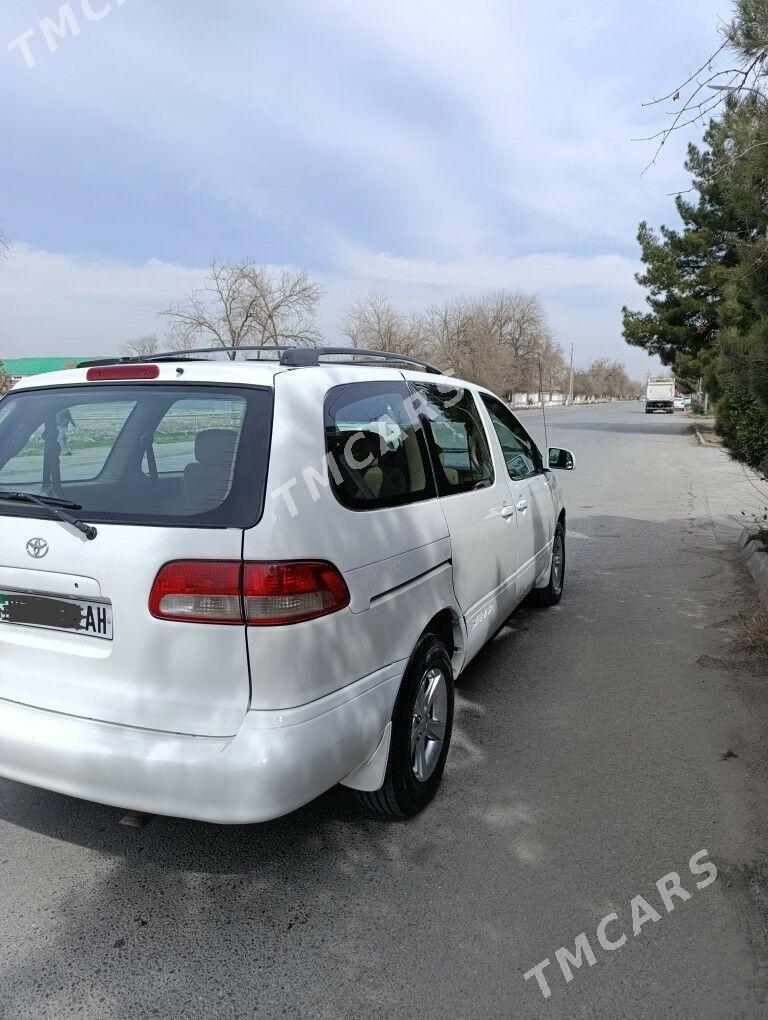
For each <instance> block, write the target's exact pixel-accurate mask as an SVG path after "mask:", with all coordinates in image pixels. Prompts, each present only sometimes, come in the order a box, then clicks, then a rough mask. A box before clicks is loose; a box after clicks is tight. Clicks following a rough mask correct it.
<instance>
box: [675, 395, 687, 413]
mask: <svg viewBox="0 0 768 1020" xmlns="http://www.w3.org/2000/svg"><path fill="white" fill-rule="evenodd" d="M675 410H676V411H684V410H685V401H684V400H683V398H682V397H675Z"/></svg>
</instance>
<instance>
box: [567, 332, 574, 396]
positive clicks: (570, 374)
mask: <svg viewBox="0 0 768 1020" xmlns="http://www.w3.org/2000/svg"><path fill="white" fill-rule="evenodd" d="M567 403H569V404H572V403H573V344H571V367H570V371H569V372H568V400H567Z"/></svg>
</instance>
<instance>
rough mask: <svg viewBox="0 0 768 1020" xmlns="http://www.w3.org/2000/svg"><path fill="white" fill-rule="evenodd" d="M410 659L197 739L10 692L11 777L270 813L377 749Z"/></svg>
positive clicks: (104, 800) (74, 792)
mask: <svg viewBox="0 0 768 1020" xmlns="http://www.w3.org/2000/svg"><path fill="white" fill-rule="evenodd" d="M404 668H405V663H404V662H403V663H395V664H393V665H392V666H389V667H387V668H386V669H383V670H380V671H378V672H377V673H375V674H373V675H371V676H369V677H366V678H364V679H363V680H360V681H358V682H357V683H355V684H352V685H351V686H350V687H347V688H345V689H344V690H342V691H339V692H336V693H335V694H332V695H329V696H328V697H325V698H322V699H320V700H319V701H316V702H313V703H312V704H310V705H304V706H301V707H300V708H293V709H286V710H284V711H277V712H248V713H247V714H246V717H245V719H244V721H243V725H242V726H241V728H240V730H239V732H238V733H237V734H236V735H235V736H234V737H223V738H217V737H194V736H184V735H179V734H171V733H160V732H157V731H155V730H140V729H134V728H129V727H125V726H117V725H114V724H112V723H101V722H95V721H93V720H89V719H80V718H76V717H74V716H66V715H60V714H58V713H56V712H49V711H46V710H43V709H37V708H30V707H29V706H26V705H19V704H17V703H15V702H10V701H3V700H0V775H2V776H5V777H6V778H8V779H14V780H17V781H19V782H22V783H28V784H30V785H32V786H39V787H42V788H43V789H47V790H54V791H56V792H58V793H64V794H69V795H71V796H74V797H81V798H84V799H86V800H92V801H97V802H98V803H101V804H110V805H114V806H115V807H120V808H127V809H131V810H134V811H143V812H147V813H149V814H159V815H176V816H178V817H182V818H196V819H200V820H202V821H208V822H222V823H233V824H234V823H243V822H259V821H266V820H267V819H270V818H277V817H279V816H280V815H284V814H287V813H288V812H289V811H293V810H294V809H295V808H298V807H301V806H302V805H303V804H306V803H308V802H309V801H310V800H313V799H314V798H315V797H318V796H319V795H320V794H321V793H324V792H325V791H326V790H328V789H330V788H331V787H332V786H335V785H336V784H337V783H339V782H340V781H341V780H342V779H344V778H345V777H346V776H348V775H349V774H350V773H351V772H353V771H354V770H355V769H357V768H358V767H359V766H361V765H363V764H364V763H365V762H366V761H367V760H368V759H369V758H370V757H371V755H372V754H373V753H374V752H375V750H376V748H377V746H378V745H379V742H380V740H381V736H382V733H383V732H384V729H385V727H386V725H387V723H388V722H389V719H390V718H391V715H392V708H393V706H394V702H395V698H396V696H397V691H398V688H399V685H400V679H401V677H402V674H403V671H404Z"/></svg>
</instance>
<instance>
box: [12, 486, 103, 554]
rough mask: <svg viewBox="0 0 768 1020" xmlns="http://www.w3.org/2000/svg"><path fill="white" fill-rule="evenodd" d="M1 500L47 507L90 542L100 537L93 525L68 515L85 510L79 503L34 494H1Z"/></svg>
mask: <svg viewBox="0 0 768 1020" xmlns="http://www.w3.org/2000/svg"><path fill="white" fill-rule="evenodd" d="M0 500H5V502H8V503H35V504H36V505H37V506H42V507H45V509H46V510H50V511H51V513H52V514H53V515H54V517H58V519H59V520H60V521H64V523H65V524H71V525H72V527H73V528H77V530H78V531H80V532H82V534H83V535H85V537H86V538H87V539H88V541H89V542H92V541H93V540H94V538H96V536H97V535H98V531H97V530H96V529H95V528H94V527H93V525H92V524H86V523H85V522H84V521H81V520H78V518H76V517H73V516H72V514H68V513H67V510H82V509H83V508H82V507H81V506H80V504H79V503H71V502H70V501H69V500H68V499H57V498H56V497H55V496H36V495H35V493H34V492H0Z"/></svg>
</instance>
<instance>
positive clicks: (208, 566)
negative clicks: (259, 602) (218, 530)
mask: <svg viewBox="0 0 768 1020" xmlns="http://www.w3.org/2000/svg"><path fill="white" fill-rule="evenodd" d="M242 576H243V565H242V563H226V562H224V563H218V562H208V561H203V560H192V561H190V562H184V561H179V562H176V563H166V565H165V566H164V567H163V569H162V570H161V571H160V573H159V574H158V575H157V577H156V578H155V583H154V584H153V585H152V593H151V595H150V596H149V611H150V613H152V615H153V616H157V617H159V619H161V620H185V621H186V622H187V623H242V622H243V608H242V606H243V603H242V590H241V583H242Z"/></svg>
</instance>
